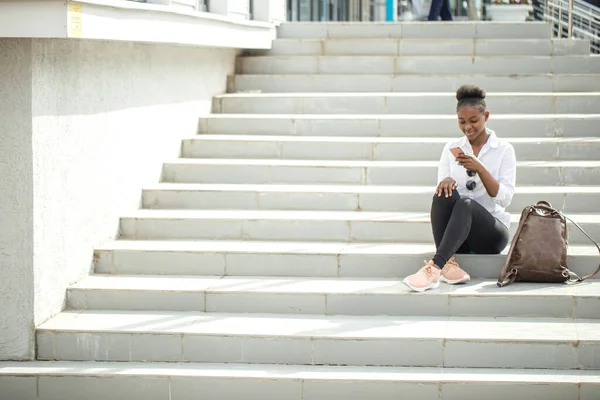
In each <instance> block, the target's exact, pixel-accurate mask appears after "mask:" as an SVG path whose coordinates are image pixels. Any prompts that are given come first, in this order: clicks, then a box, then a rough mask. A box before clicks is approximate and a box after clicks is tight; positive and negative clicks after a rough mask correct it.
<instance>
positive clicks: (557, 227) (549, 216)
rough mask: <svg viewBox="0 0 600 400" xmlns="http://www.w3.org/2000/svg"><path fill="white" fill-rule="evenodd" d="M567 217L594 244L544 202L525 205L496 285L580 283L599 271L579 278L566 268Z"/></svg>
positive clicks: (599, 248)
mask: <svg viewBox="0 0 600 400" xmlns="http://www.w3.org/2000/svg"><path fill="white" fill-rule="evenodd" d="M567 220H569V221H570V222H571V223H573V225H575V226H576V227H577V228H579V229H580V230H581V232H583V234H584V235H585V236H587V238H588V239H590V240H591V241H592V242H593V243H594V244H595V245H596V247H597V248H598V251H599V252H600V246H599V245H598V243H596V242H595V241H594V240H593V239H592V238H591V237H590V236H589V235H588V234H587V233H586V232H585V231H584V230H583V229H582V228H581V227H580V226H579V225H578V224H577V223H575V222H573V220H571V219H570V218H568V217H565V216H564V215H563V214H562V213H561V212H560V211H558V210H556V209H554V208H552V205H551V204H550V203H548V202H546V201H540V202H538V203H537V204H535V205H533V206H528V207H525V209H524V210H523V212H522V213H521V219H520V220H519V227H518V229H517V233H516V234H515V236H514V237H513V240H512V243H511V244H510V249H509V252H508V256H507V257H506V263H505V264H504V267H503V268H502V271H501V272H500V276H499V277H498V283H497V284H498V286H500V287H503V286H508V285H510V284H512V283H513V282H515V281H523V282H547V283H554V282H566V281H570V282H583V281H584V280H586V279H588V278H591V277H592V276H594V275H596V274H597V273H598V271H600V265H598V268H597V269H596V271H595V272H594V273H592V274H589V275H587V276H584V277H583V278H580V277H579V276H578V275H577V274H576V273H574V272H573V271H571V270H569V269H568V268H567V246H568V240H567Z"/></svg>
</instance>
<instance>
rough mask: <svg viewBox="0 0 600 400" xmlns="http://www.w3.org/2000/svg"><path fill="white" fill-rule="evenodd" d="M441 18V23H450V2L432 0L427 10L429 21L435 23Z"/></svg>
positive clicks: (448, 0) (447, 0)
mask: <svg viewBox="0 0 600 400" xmlns="http://www.w3.org/2000/svg"><path fill="white" fill-rule="evenodd" d="M440 14H441V16H442V21H452V11H450V0H432V1H431V8H430V9H429V20H430V21H437V20H438V19H439V17H440Z"/></svg>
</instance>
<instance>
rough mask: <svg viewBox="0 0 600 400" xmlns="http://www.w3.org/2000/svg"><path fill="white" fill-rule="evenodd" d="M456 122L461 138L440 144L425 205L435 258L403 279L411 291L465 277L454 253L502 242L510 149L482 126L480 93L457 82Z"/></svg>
mask: <svg viewBox="0 0 600 400" xmlns="http://www.w3.org/2000/svg"><path fill="white" fill-rule="evenodd" d="M456 99H457V100H458V104H457V106H456V113H457V115H458V126H459V127H460V130H461V131H462V132H463V134H464V136H463V137H462V138H461V139H460V140H456V141H452V142H450V143H448V144H446V146H445V147H444V150H443V151H442V156H441V159H440V164H439V168H438V186H437V189H436V191H435V195H434V196H433V202H432V205H431V226H432V229H433V238H434V240H435V246H436V249H437V251H436V253H435V256H434V257H433V258H432V259H431V260H429V261H428V262H426V263H425V266H424V267H423V268H421V269H420V270H419V271H418V272H417V273H416V274H413V275H410V276H408V277H406V278H405V279H404V283H405V284H406V285H407V286H408V287H410V288H411V289H413V290H415V291H418V292H423V291H425V290H428V289H435V288H437V287H438V286H439V285H440V280H441V281H444V282H446V283H449V284H456V283H464V282H467V281H469V280H470V279H471V278H470V277H469V275H468V274H467V273H466V272H465V271H463V270H462V269H461V268H460V267H459V265H458V264H457V263H456V261H454V254H456V253H475V254H498V253H500V252H501V251H502V250H503V249H504V248H505V247H506V245H507V244H508V239H509V233H508V229H509V226H510V216H509V214H508V213H507V212H506V211H505V208H506V207H508V205H509V204H510V202H511V200H512V197H513V194H514V191H515V180H516V158H515V150H514V148H513V147H512V145H510V144H509V143H507V142H505V141H503V140H500V139H498V137H497V136H496V134H495V133H494V132H493V131H491V130H489V129H487V128H486V126H485V124H486V122H487V120H488V118H489V114H490V113H489V111H488V110H487V106H486V103H485V92H484V91H483V90H482V89H481V88H480V87H478V86H473V85H463V86H461V87H460V88H459V89H458V91H457V92H456Z"/></svg>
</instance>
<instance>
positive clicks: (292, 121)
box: [198, 111, 600, 138]
mask: <svg viewBox="0 0 600 400" xmlns="http://www.w3.org/2000/svg"><path fill="white" fill-rule="evenodd" d="M448 112H451V111H448ZM598 126H600V114H560V115H554V114H493V115H491V116H490V120H489V122H488V127H489V128H490V129H493V130H495V131H496V133H498V136H501V137H503V138H511V137H527V138H532V137H594V138H597V137H598ZM198 133H199V134H223V135H253V134H257V135H277V136H282V135H292V136H329V137H331V136H344V137H350V136H353V137H356V136H359V137H373V136H380V137H415V136H419V137H453V138H454V137H458V136H460V132H459V130H458V127H457V119H456V114H454V115H453V114H435V115H420V114H398V115H360V116H354V115H343V114H337V115H336V114H333V115H316V114H287V115H286V114H264V115H258V114H254V115H248V114H211V115H207V116H204V117H201V118H200V121H199V124H198Z"/></svg>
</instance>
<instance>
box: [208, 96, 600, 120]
mask: <svg viewBox="0 0 600 400" xmlns="http://www.w3.org/2000/svg"><path fill="white" fill-rule="evenodd" d="M486 102H487V106H488V108H489V110H490V111H491V112H492V113H497V114H555V113H556V114H583V113H590V114H593V113H596V112H598V111H599V110H600V96H595V95H590V96H559V97H555V96H489V97H488V98H487V99H486ZM515 103H518V107H517V108H515ZM454 110H456V99H455V98H454V96H436V97H433V96H410V97H404V96H402V97H397V96H383V95H382V96H376V97H375V96H369V97H358V96H352V97H325V98H318V97H313V98H310V97H307V98H303V97H288V98H285V97H284V98H281V97H277V98H269V97H259V96H257V97H250V98H215V99H214V100H213V112H215V113H217V114H359V115H360V114H424V115H427V114H429V115H430V114H449V113H451V112H452V111H454Z"/></svg>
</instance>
